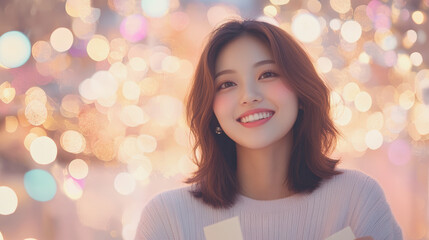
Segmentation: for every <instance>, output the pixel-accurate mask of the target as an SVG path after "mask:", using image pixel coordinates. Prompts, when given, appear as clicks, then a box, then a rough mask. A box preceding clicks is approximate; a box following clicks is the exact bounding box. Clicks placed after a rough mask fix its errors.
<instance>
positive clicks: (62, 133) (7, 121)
mask: <svg viewBox="0 0 429 240" xmlns="http://www.w3.org/2000/svg"><path fill="white" fill-rule="evenodd" d="M428 14H429V0H423V1H417V0H413V1H402V0H394V1H390V0H383V1H378V0H372V1H364V0H354V1H350V0H330V1H328V0H323V1H318V0H304V1H296V0H270V1H268V0H260V1H257V0H247V1H245V0H223V1H212V0H200V1H196V0H92V1H91V0H1V1H0V240H2V239H6V240H12V239H13V240H15V239H27V240H29V239H37V240H45V239H61V240H63V239H64V240H68V239H125V240H131V239H133V238H134V234H135V230H136V227H137V224H138V221H139V217H140V212H141V210H142V209H143V207H144V205H145V204H146V203H147V201H148V200H149V199H150V198H151V197H153V196H154V195H155V194H157V193H159V192H161V191H165V190H168V189H172V188H176V187H180V186H184V184H183V183H182V181H183V180H184V179H185V178H186V176H189V173H190V172H192V171H193V170H194V169H195V165H194V164H193V163H192V160H191V152H190V146H191V144H192V141H191V140H192V138H190V136H189V131H188V128H187V125H186V123H185V120H184V97H185V95H186V93H187V91H188V88H189V83H190V80H191V78H192V75H193V71H194V69H195V66H196V63H197V60H198V57H199V54H200V53H201V50H202V47H203V46H204V43H205V42H206V41H207V35H208V33H209V32H210V31H211V30H212V29H213V28H214V27H215V26H217V25H218V24H220V23H222V22H223V21H225V19H232V18H252V19H258V20H261V21H267V22H270V23H272V24H275V25H277V26H280V27H281V28H283V29H284V30H286V31H288V32H289V33H291V34H292V35H294V36H295V37H296V38H297V39H298V40H299V41H300V42H301V43H302V45H303V46H304V47H305V48H306V49H307V50H308V52H309V53H310V55H311V56H312V58H313V60H314V64H315V66H316V67H317V69H318V71H319V72H320V73H321V74H323V75H324V78H325V79H326V81H327V82H328V84H329V85H330V87H331V88H332V94H331V98H332V116H333V118H334V119H335V122H336V124H337V126H338V127H339V128H340V130H341V132H342V134H343V137H342V138H341V139H340V140H339V141H338V147H337V150H336V151H335V152H334V153H333V154H334V156H335V157H337V158H341V160H342V162H341V164H340V167H342V168H352V169H358V170H360V171H362V172H364V173H366V174H368V175H370V176H372V177H373V178H375V179H376V180H377V181H378V182H379V183H380V185H381V186H382V187H383V189H384V191H385V194H386V198H387V201H388V202H389V204H390V206H391V208H392V211H393V213H394V215H395V217H396V219H397V221H398V223H399V224H400V226H401V228H402V230H403V234H404V238H405V239H429V206H428V203H429V191H428V189H429V175H428V170H429V67H428V62H429V48H428V46H429V43H428V42H429V40H428V38H429V36H428V34H429V21H428V17H429V16H428ZM190 139H191V140H190Z"/></svg>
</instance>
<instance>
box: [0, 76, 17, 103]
mask: <svg viewBox="0 0 429 240" xmlns="http://www.w3.org/2000/svg"><path fill="white" fill-rule="evenodd" d="M15 94H16V91H15V88H13V87H12V86H11V84H10V83H9V82H8V81H4V82H3V83H2V84H1V85H0V100H2V102H4V103H6V104H8V103H10V102H12V100H13V99H14V98H15Z"/></svg>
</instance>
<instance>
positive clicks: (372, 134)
mask: <svg viewBox="0 0 429 240" xmlns="http://www.w3.org/2000/svg"><path fill="white" fill-rule="evenodd" d="M365 143H366V145H367V146H368V148H369V149H372V150H376V149H378V148H380V147H381V145H382V144H383V135H382V134H381V133H380V131H378V130H376V129H373V130H370V131H369V132H367V133H366V136H365Z"/></svg>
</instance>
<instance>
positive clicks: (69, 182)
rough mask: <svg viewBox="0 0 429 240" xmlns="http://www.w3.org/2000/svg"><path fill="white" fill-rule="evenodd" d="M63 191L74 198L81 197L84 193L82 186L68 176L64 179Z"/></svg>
mask: <svg viewBox="0 0 429 240" xmlns="http://www.w3.org/2000/svg"><path fill="white" fill-rule="evenodd" d="M63 191H64V193H65V194H66V195H67V197H69V198H70V199H72V200H77V199H80V198H81V197H82V195H83V189H82V187H81V186H80V185H79V184H78V183H77V182H76V181H75V180H74V179H72V178H67V179H66V180H65V181H64V183H63Z"/></svg>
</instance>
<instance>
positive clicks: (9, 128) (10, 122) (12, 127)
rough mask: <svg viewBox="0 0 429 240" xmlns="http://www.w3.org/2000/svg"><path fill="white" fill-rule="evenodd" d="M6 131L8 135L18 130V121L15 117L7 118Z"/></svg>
mask: <svg viewBox="0 0 429 240" xmlns="http://www.w3.org/2000/svg"><path fill="white" fill-rule="evenodd" d="M4 120H5V130H6V132H8V133H13V132H15V131H16V129H17V128H18V119H17V118H16V117H15V116H6V117H5V119H4Z"/></svg>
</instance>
